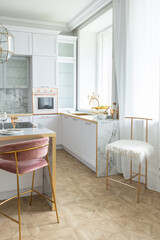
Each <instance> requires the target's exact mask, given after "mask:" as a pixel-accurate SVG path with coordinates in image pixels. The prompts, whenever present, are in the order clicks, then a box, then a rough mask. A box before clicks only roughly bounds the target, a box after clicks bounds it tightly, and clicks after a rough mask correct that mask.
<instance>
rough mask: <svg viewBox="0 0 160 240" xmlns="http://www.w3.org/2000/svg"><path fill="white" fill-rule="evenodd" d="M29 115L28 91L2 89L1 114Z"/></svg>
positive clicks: (0, 91)
mask: <svg viewBox="0 0 160 240" xmlns="http://www.w3.org/2000/svg"><path fill="white" fill-rule="evenodd" d="M4 112H7V114H10V113H27V112H28V89H9V88H8V89H0V113H4Z"/></svg>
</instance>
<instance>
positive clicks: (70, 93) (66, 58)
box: [57, 36, 77, 110]
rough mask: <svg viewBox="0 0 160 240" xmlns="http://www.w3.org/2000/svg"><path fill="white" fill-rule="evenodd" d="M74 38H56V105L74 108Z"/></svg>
mask: <svg viewBox="0 0 160 240" xmlns="http://www.w3.org/2000/svg"><path fill="white" fill-rule="evenodd" d="M76 40H77V37H73V36H59V38H58V75H57V83H58V107H59V109H64V108H69V109H72V110H75V109H76Z"/></svg>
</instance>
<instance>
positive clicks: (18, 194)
mask: <svg viewBox="0 0 160 240" xmlns="http://www.w3.org/2000/svg"><path fill="white" fill-rule="evenodd" d="M48 145H49V144H44V145H40V146H37V147H33V148H27V149H21V150H16V151H9V152H1V153H0V155H3V154H12V153H13V154H14V156H15V161H16V175H17V195H15V196H13V197H11V198H8V199H6V200H4V201H3V202H1V203H0V206H1V205H3V204H4V203H6V202H8V201H10V200H12V199H14V198H18V220H19V221H17V220H16V219H14V218H12V217H10V216H8V215H6V214H5V213H3V212H0V214H2V215H3V216H5V217H7V218H9V219H10V220H12V221H14V222H16V223H18V224H19V240H21V215H20V196H21V195H24V194H27V193H31V198H30V205H32V193H33V192H35V193H37V194H39V195H40V196H41V197H43V198H45V199H47V200H48V201H50V202H52V203H54V205H55V211H56V217H57V223H59V217H58V210H57V204H56V198H55V191H54V187H53V183H52V175H51V170H50V164H49V160H48V152H47V154H46V160H47V165H46V166H44V167H48V171H49V177H50V183H51V188H52V197H53V200H52V199H50V198H48V197H46V196H45V195H43V194H42V193H40V192H38V191H36V190H34V189H33V187H34V176H35V171H36V170H35V171H33V177H32V188H31V190H29V191H26V192H23V193H20V191H19V176H22V175H24V174H27V173H24V174H19V172H18V157H17V153H20V152H25V151H31V150H34V149H38V148H43V147H46V146H48ZM42 168H43V167H42ZM37 170H38V169H37ZM28 173H29V172H28Z"/></svg>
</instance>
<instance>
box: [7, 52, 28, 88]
mask: <svg viewBox="0 0 160 240" xmlns="http://www.w3.org/2000/svg"><path fill="white" fill-rule="evenodd" d="M29 63H30V62H29V57H20V56H19V57H12V58H10V59H9V60H8V61H7V62H5V63H4V64H3V67H4V69H3V72H4V88H29V83H30V68H29Z"/></svg>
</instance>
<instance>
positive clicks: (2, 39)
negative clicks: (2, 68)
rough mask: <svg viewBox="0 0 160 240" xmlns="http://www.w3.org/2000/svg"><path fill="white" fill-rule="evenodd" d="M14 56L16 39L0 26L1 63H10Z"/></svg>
mask: <svg viewBox="0 0 160 240" xmlns="http://www.w3.org/2000/svg"><path fill="white" fill-rule="evenodd" d="M13 54H14V37H13V35H12V34H11V33H10V32H9V31H8V30H7V28H5V27H4V26H3V25H2V24H0V63H4V62H6V61H8V59H9V58H10V57H11V56H12V55H13Z"/></svg>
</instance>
